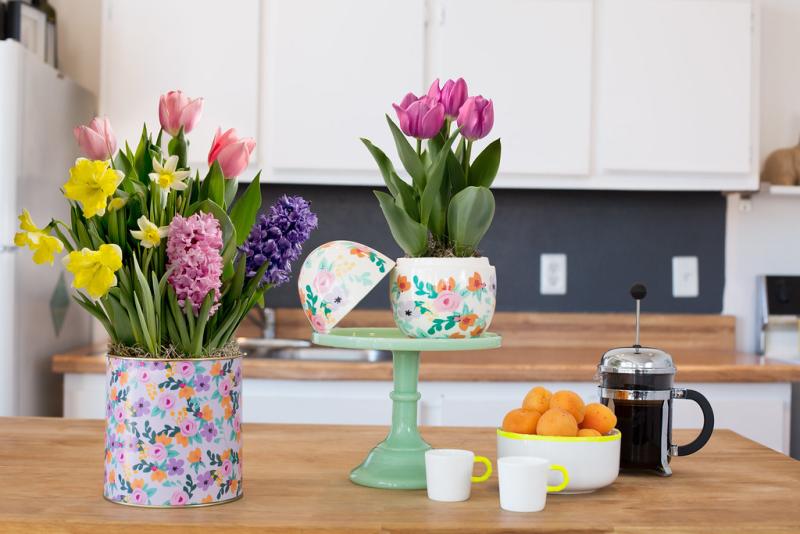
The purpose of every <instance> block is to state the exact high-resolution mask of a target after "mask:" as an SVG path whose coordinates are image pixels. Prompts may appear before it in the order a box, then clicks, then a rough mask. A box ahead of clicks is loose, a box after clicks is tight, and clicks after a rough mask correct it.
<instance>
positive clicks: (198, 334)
mask: <svg viewBox="0 0 800 534" xmlns="http://www.w3.org/2000/svg"><path fill="white" fill-rule="evenodd" d="M213 304H214V290H213V289H212V290H211V291H209V292H208V295H206V298H204V299H203V304H202V306H200V311H198V312H197V324H196V326H195V330H194V338H192V351H191V352H192V353H191V355H192V356H199V355H200V354H202V351H203V334H204V333H205V331H206V323H207V322H208V312H209V311H210V310H211V306H212V305H213Z"/></svg>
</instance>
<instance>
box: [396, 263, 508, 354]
mask: <svg viewBox="0 0 800 534" xmlns="http://www.w3.org/2000/svg"><path fill="white" fill-rule="evenodd" d="M389 296H390V298H391V301H392V312H393V314H394V321H395V323H396V324H397V327H398V328H399V329H400V330H401V331H402V332H403V333H404V334H406V335H407V336H409V337H415V338H464V337H476V336H479V335H481V334H482V333H483V332H485V331H486V330H487V329H488V328H489V324H490V323H491V322H492V316H493V315H494V307H495V301H496V300H497V299H496V296H497V278H496V273H495V269H494V267H493V266H492V265H489V260H488V259H487V258H401V259H399V260H397V265H396V266H395V268H394V270H393V271H392V273H391V279H390V283H389Z"/></svg>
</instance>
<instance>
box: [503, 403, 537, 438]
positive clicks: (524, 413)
mask: <svg viewBox="0 0 800 534" xmlns="http://www.w3.org/2000/svg"><path fill="white" fill-rule="evenodd" d="M540 416H541V414H540V413H539V412H537V411H535V410H525V409H524V408H516V409H514V410H511V411H510V412H508V413H507V414H506V416H505V417H504V418H503V430H505V431H506V432H514V433H516V434H536V424H537V423H538V422H539V417H540Z"/></svg>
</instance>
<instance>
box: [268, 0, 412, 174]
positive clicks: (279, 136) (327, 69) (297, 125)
mask: <svg viewBox="0 0 800 534" xmlns="http://www.w3.org/2000/svg"><path fill="white" fill-rule="evenodd" d="M266 6H267V7H266V9H267V10H266V12H265V14H264V16H265V24H264V32H265V33H264V36H265V39H266V44H265V46H266V50H265V53H266V60H265V78H264V85H265V89H264V98H265V100H264V104H265V110H264V122H263V128H264V132H265V136H266V138H267V142H266V143H265V144H264V147H263V148H264V150H265V152H263V153H264V154H265V163H266V165H267V166H268V167H269V168H270V169H271V170H272V171H273V173H274V174H275V176H276V177H278V178H280V179H284V180H291V179H292V176H297V177H298V179H299V180H302V181H320V180H322V181H323V182H324V183H332V184H333V183H337V182H338V183H341V180H338V179H335V178H332V177H331V173H329V172H328V171H333V173H334V174H335V173H336V172H337V171H340V172H345V173H347V180H348V181H350V183H352V180H353V178H354V177H358V176H360V177H361V179H366V180H367V181H370V182H372V183H375V182H380V176H379V175H378V172H377V168H376V166H375V163H374V161H373V160H372V158H371V156H370V155H369V152H367V150H366V149H365V148H364V146H363V144H362V143H361V141H359V138H360V137H367V138H369V139H371V140H372V141H373V142H375V144H377V145H378V146H380V147H382V148H383V149H384V150H385V151H386V152H387V153H393V152H394V150H393V147H394V145H393V143H392V140H391V135H390V133H389V128H388V126H387V124H386V120H385V119H384V114H387V113H388V114H389V115H390V116H392V117H394V111H393V110H392V107H391V104H392V102H400V100H401V99H402V98H403V95H404V94H405V93H406V92H409V91H411V92H414V93H415V94H418V93H419V92H420V91H422V90H423V89H424V80H423V69H424V53H423V47H424V43H425V0H336V1H331V0H270V1H269V2H268V3H267V4H266ZM352 171H361V172H360V173H359V172H356V173H353V172H352ZM364 171H367V172H364ZM293 173H294V174H293ZM315 176H316V178H315Z"/></svg>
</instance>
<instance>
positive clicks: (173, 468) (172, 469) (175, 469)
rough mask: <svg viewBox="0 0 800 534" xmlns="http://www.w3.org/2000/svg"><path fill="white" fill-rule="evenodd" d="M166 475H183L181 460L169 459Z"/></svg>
mask: <svg viewBox="0 0 800 534" xmlns="http://www.w3.org/2000/svg"><path fill="white" fill-rule="evenodd" d="M167 474H168V475H169V476H179V475H182V474H183V460H178V459H177V458H170V459H169V460H167Z"/></svg>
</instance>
